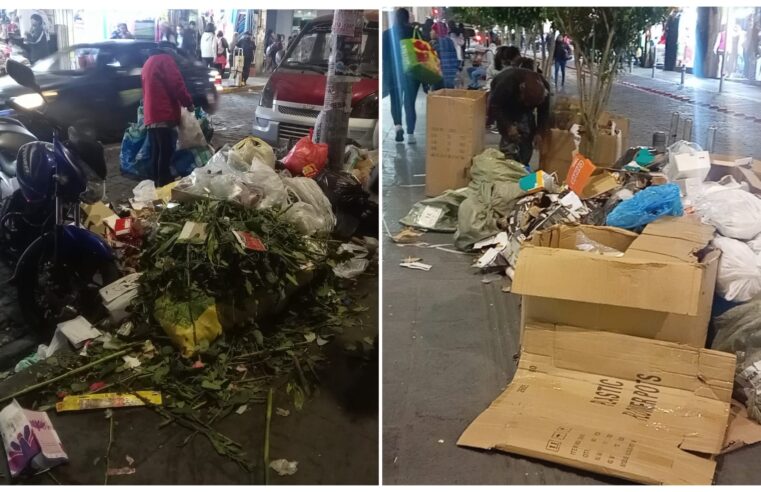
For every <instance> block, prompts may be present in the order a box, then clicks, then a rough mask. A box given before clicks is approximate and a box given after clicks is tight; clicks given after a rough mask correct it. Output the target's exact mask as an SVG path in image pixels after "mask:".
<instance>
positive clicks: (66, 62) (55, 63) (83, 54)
mask: <svg viewBox="0 0 761 492" xmlns="http://www.w3.org/2000/svg"><path fill="white" fill-rule="evenodd" d="M100 51H101V50H100V49H99V48H92V47H85V48H83V47H80V48H72V49H69V50H65V51H61V52H58V53H55V54H53V55H51V56H48V57H46V58H43V59H42V60H40V61H38V62H37V63H35V64H34V67H33V70H34V71H35V72H53V73H56V72H75V73H82V72H85V71H86V70H91V69H93V68H95V67H96V66H97V63H98V61H99V57H100V56H101V53H100Z"/></svg>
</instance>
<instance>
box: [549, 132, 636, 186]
mask: <svg viewBox="0 0 761 492" xmlns="http://www.w3.org/2000/svg"><path fill="white" fill-rule="evenodd" d="M623 139H624V133H623V131H622V130H621V129H617V130H616V132H615V134H610V133H609V132H605V131H604V130H603V131H601V133H600V134H599V135H598V136H597V141H596V142H595V148H594V151H593V152H592V155H590V156H589V158H590V159H591V160H592V162H593V163H594V164H595V165H597V166H599V167H611V166H613V164H615V163H616V161H618V159H619V157H621V155H622V154H623V149H624V146H623ZM575 151H576V146H575V145H574V142H573V135H572V134H571V132H570V131H568V130H560V129H558V128H552V129H551V130H550V133H549V135H547V136H546V137H545V138H544V140H542V146H541V148H540V149H539V168H540V169H541V170H543V171H546V172H548V173H557V175H558V176H565V175H566V174H568V168H569V167H570V166H571V161H572V160H573V154H574V152H575Z"/></svg>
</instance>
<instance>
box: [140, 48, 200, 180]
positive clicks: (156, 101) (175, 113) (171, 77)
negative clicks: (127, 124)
mask: <svg viewBox="0 0 761 492" xmlns="http://www.w3.org/2000/svg"><path fill="white" fill-rule="evenodd" d="M159 47H160V48H159V49H155V50H153V51H152V52H151V56H150V57H149V58H148V61H146V62H145V65H143V70H142V73H141V78H142V83H143V117H144V124H145V127H146V128H147V129H148V138H149V139H150V143H151V161H152V163H153V174H154V176H153V180H154V182H155V183H156V186H164V185H165V184H167V183H170V182H171V181H172V174H171V171H170V169H169V165H170V163H171V161H172V155H173V154H174V146H173V145H172V132H173V131H174V128H175V127H176V126H177V125H179V123H180V109H181V108H183V107H184V108H187V109H188V110H189V111H195V107H194V106H193V99H192V97H191V96H190V93H189V92H188V89H187V87H186V86H185V80H184V79H183V78H182V74H181V73H180V69H179V67H178V66H177V62H175V60H174V55H173V53H172V50H171V49H169V48H168V46H167V44H166V43H161V44H160V45H159Z"/></svg>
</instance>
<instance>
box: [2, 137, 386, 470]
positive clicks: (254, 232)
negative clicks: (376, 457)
mask: <svg viewBox="0 0 761 492" xmlns="http://www.w3.org/2000/svg"><path fill="white" fill-rule="evenodd" d="M302 147H303V146H302ZM302 157H303V156H302ZM294 159H296V161H298V159H299V158H298V157H293V156H291V159H290V160H288V159H286V160H287V161H288V162H289V163H290V165H291V167H292V169H291V170H290V171H289V169H288V166H286V165H285V164H284V162H282V161H278V160H277V158H276V155H275V153H274V151H273V149H272V148H271V147H270V146H269V145H267V144H266V143H265V142H263V141H261V140H259V139H256V138H253V137H248V138H246V139H244V140H242V141H240V142H238V143H237V144H235V145H233V146H228V145H226V146H224V147H223V148H221V149H220V150H218V151H217V152H216V153H214V154H213V155H212V156H211V157H210V158H209V159H208V160H207V161H205V162H203V163H202V165H200V166H193V168H192V169H191V170H190V171H189V172H188V174H187V176H185V177H184V178H182V179H180V180H179V181H176V182H174V183H172V184H170V185H167V186H164V187H161V188H156V187H155V186H154V184H153V182H152V181H149V180H148V181H143V182H141V183H139V184H138V185H137V186H136V187H135V188H134V190H133V197H132V198H131V199H130V200H129V203H125V204H122V205H115V206H110V205H108V204H105V203H102V202H97V203H94V204H88V205H83V206H82V212H83V214H82V216H83V224H84V226H85V227H87V228H89V229H90V230H92V231H93V232H96V233H98V234H100V235H101V236H103V237H104V238H105V239H106V241H107V242H108V243H109V244H110V245H111V246H112V248H113V250H114V251H115V254H116V257H117V260H118V263H119V265H120V269H121V271H122V273H123V274H126V276H125V277H123V278H121V279H119V280H118V281H117V282H114V283H113V284H110V285H108V286H106V287H104V288H103V289H101V291H100V295H101V297H102V301H103V308H104V309H103V318H102V319H99V320H88V319H85V318H84V317H82V316H79V317H77V318H75V319H73V320H69V321H67V322H65V323H61V324H59V325H58V327H57V329H56V331H55V333H54V334H53V337H52V339H51V341H50V343H49V344H47V345H40V346H39V347H38V349H37V350H36V351H35V352H34V353H33V354H30V356H29V357H27V358H26V359H24V360H23V361H21V362H20V363H19V364H18V365H17V367H16V372H18V371H21V370H24V369H27V368H30V367H31V368H33V370H34V371H35V374H36V375H37V379H38V383H37V384H34V385H32V386H29V387H27V388H23V389H21V390H19V391H17V392H16V393H14V394H10V395H4V396H2V397H0V408H3V409H2V411H1V412H0V434H2V436H3V441H4V444H5V447H6V455H7V456H8V458H9V463H10V464H11V473H12V476H13V477H16V476H19V475H22V474H26V473H29V472H34V471H37V470H39V469H40V467H43V468H47V467H51V466H54V465H57V464H60V463H64V462H66V461H67V460H68V457H67V456H66V454H65V453H64V452H63V448H62V446H61V443H60V440H59V439H58V437H57V435H56V434H55V430H54V429H53V427H52V424H51V423H50V421H49V419H47V414H46V413H45V412H46V411H48V410H51V409H55V410H56V411H57V412H59V413H60V412H69V411H79V410H86V409H92V408H103V409H112V408H121V407H129V406H146V407H149V408H150V409H152V410H153V411H156V412H158V413H159V414H160V415H162V416H163V417H165V418H166V419H167V420H168V421H173V422H176V423H177V424H179V425H181V426H183V427H186V428H187V429H190V430H191V431H193V433H194V434H193V435H195V434H198V435H201V436H204V437H205V438H207V439H208V440H209V441H210V442H211V443H212V444H213V446H214V448H215V449H216V450H217V452H219V453H220V454H222V455H224V456H226V457H228V458H230V459H232V460H233V461H235V462H237V463H238V464H240V465H241V466H243V467H244V468H247V469H250V468H251V467H252V466H253V464H252V461H251V459H250V458H248V457H247V456H246V455H245V452H244V451H243V448H242V446H241V445H240V444H238V443H237V442H235V441H234V440H233V439H230V438H229V437H227V436H224V435H222V434H220V433H219V432H217V431H216V430H215V429H214V428H213V424H214V423H215V422H216V421H217V420H219V419H221V418H222V417H224V416H226V415H229V414H231V413H233V412H236V413H239V414H240V413H243V412H245V411H246V409H247V406H248V405H251V404H259V403H265V402H268V404H269V405H271V401H272V400H271V388H272V387H275V386H281V385H282V386H284V387H286V389H287V392H288V394H290V395H291V397H292V399H293V406H294V407H295V408H297V409H298V408H301V406H302V405H303V403H304V401H305V399H306V398H307V397H308V396H309V395H310V394H311V393H312V391H313V387H314V386H315V385H316V383H317V372H316V371H317V368H318V367H319V365H320V363H321V361H322V359H323V357H322V355H321V348H322V346H324V345H325V344H326V343H328V342H329V341H330V340H331V339H332V338H333V337H334V336H335V335H336V333H340V332H341V331H342V330H343V329H344V328H346V327H349V326H352V325H354V324H355V323H358V321H357V320H356V315H357V314H359V313H361V312H363V311H365V310H366V308H364V307H362V306H359V305H357V303H356V300H355V299H354V298H353V297H352V293H351V291H350V290H349V289H347V286H348V284H347V283H346V279H354V278H357V277H358V276H360V275H362V274H363V273H364V272H365V271H366V270H368V269H369V268H371V265H372V264H373V263H374V262H375V258H376V255H377V251H378V247H377V246H378V245H377V240H376V239H374V238H373V237H369V236H375V237H377V224H378V221H377V213H378V212H377V203H376V202H375V201H374V200H373V198H372V197H371V196H370V193H368V191H366V188H368V187H369V175H370V172H371V171H372V169H373V168H374V167H375V165H376V164H375V163H376V161H377V153H373V152H368V151H366V150H365V149H360V148H357V147H355V146H347V151H346V162H345V170H342V171H334V170H328V169H325V164H326V162H324V161H313V162H311V164H312V168H311V169H314V170H315V173H313V174H311V177H307V176H305V175H304V173H303V171H304V170H305V169H309V167H308V166H307V165H306V164H305V165H304V166H302V168H301V169H300V170H299V171H297V170H296V168H294V167H293V165H294V162H295V161H294ZM302 162H304V161H303V160H302ZM373 214H375V215H374V218H373ZM373 221H374V222H373ZM363 235H364V236H368V237H362V236H363ZM91 321H92V323H91ZM364 344H367V345H368V347H362V348H359V349H357V350H358V351H359V353H371V352H372V347H373V346H374V345H375V341H373V340H369V341H368V340H365V341H363V342H362V345H364ZM106 389H107V391H105V390H106ZM268 392H269V394H270V396H269V399H268ZM271 411H272V409H271V408H270V409H268V412H271ZM40 415H42V417H41V416H40ZM110 418H113V417H110ZM29 422H39V427H34V426H32V428H29V425H28V423H29ZM27 428H29V429H30V431H29V432H27V431H26V430H25V429H27ZM27 434H28V435H27ZM33 434H34V435H33ZM17 435H20V436H21V438H18V436H17ZM35 436H36V437H35ZM191 437H192V436H191ZM35 438H36V439H38V440H40V441H42V440H44V441H45V443H46V446H48V447H47V448H43V449H42V450H40V449H37V448H35V449H28V450H26V451H24V446H25V444H24V443H26V442H29V441H30V440H34V439H35ZM19 439H23V440H24V442H19ZM18 450H22V451H23V452H22V453H21V454H19V453H17V451H18ZM109 473H111V471H110V470H108V469H107V470H106V476H108V474H109ZM106 480H107V479H106Z"/></svg>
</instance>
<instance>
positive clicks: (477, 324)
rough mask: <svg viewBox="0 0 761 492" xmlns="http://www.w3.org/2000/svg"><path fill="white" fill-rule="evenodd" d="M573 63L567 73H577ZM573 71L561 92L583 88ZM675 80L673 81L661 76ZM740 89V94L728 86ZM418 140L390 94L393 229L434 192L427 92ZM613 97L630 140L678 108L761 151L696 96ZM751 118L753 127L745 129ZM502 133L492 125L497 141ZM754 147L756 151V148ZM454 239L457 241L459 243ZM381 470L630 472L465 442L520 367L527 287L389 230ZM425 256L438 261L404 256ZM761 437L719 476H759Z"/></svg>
mask: <svg viewBox="0 0 761 492" xmlns="http://www.w3.org/2000/svg"><path fill="white" fill-rule="evenodd" d="M567 75H568V74H567ZM575 82H576V76H575V71H573V70H572V71H570V76H569V77H568V78H567V80H566V87H565V88H564V89H562V90H561V91H560V92H559V93H562V94H568V95H575V94H576V83H575ZM663 83H668V82H663ZM730 97H731V96H730ZM416 102H417V104H416V108H417V127H416V131H415V134H416V137H417V144H414V145H410V144H396V143H395V142H394V126H393V121H392V120H391V117H390V104H389V99H388V98H384V99H383V100H382V106H381V108H382V112H383V136H384V138H383V149H384V151H383V212H384V216H383V221H384V231H386V232H388V233H391V234H395V233H396V232H398V231H399V230H400V229H401V228H402V226H401V225H400V224H399V223H398V220H399V219H400V218H401V217H403V216H404V215H406V214H407V212H409V210H410V208H411V207H412V205H413V204H414V203H416V202H417V201H419V200H421V199H423V198H424V183H425V145H426V140H425V135H426V128H425V126H426V99H425V96H424V95H423V94H422V92H421V93H420V94H419V95H418V98H417V101H416ZM610 109H611V111H613V112H616V113H619V114H625V115H626V116H627V117H629V118H630V120H631V123H632V132H631V135H630V139H629V141H630V144H633V145H636V144H647V143H649V142H650V138H651V135H652V132H653V131H655V130H664V128H663V127H664V126H665V130H666V131H667V130H668V125H669V120H668V117H667V115H669V114H670V112H671V111H680V112H683V113H687V114H688V115H689V117H691V118H694V121H695V128H696V130H695V134H696V135H699V136H700V139H699V140H698V141H699V142H700V143H701V144H702V143H703V140H702V138H703V137H702V136H703V134H704V132H705V131H706V129H707V126H708V125H709V124H718V125H723V126H721V128H722V132H721V133H719V134H717V140H716V145H717V149H718V151H723V152H729V151H733V152H735V153H756V155H758V156H761V145H760V144H759V143H756V142H755V140H758V139H754V138H752V137H750V138H747V137H745V136H744V135H743V131H745V133H748V131H749V130H750V129H751V128H755V127H754V126H753V125H751V127H750V128H748V129H745V128H746V127H747V124H745V123H744V122H742V120H740V119H738V118H735V117H732V116H729V115H727V114H722V113H721V112H716V111H712V110H710V109H708V108H703V107H700V106H697V105H694V104H686V103H684V102H681V101H676V100H672V99H668V98H665V97H661V96H655V95H653V94H650V93H646V92H644V91H641V90H637V89H635V88H634V87H630V86H626V85H622V84H617V85H616V87H614V90H613V93H612V95H611V101H610ZM744 129H745V130H744ZM497 139H498V137H496V136H494V135H488V134H487V136H486V143H487V145H494V142H495V141H496V140H497ZM746 155H747V154H746ZM419 240H420V241H421V242H425V243H428V244H451V243H452V235H451V234H435V233H427V234H425V235H423V236H422V237H420V238H419ZM451 248H452V249H454V248H453V247H451ZM383 256H384V258H383V269H384V270H383V280H384V282H383V286H384V288H383V328H384V329H383V347H384V350H383V359H384V365H383V367H384V375H383V406H384V408H383V415H384V418H383V443H384V445H383V480H384V483H385V484H387V485H395V484H407V485H410V484H427V485H431V484H450V485H452V484H470V485H475V484H491V485H516V484H525V485H548V484H549V485H552V484H563V485H597V484H622V483H624V482H623V481H619V480H616V479H613V478H611V477H607V476H601V475H596V474H593V473H589V472H584V471H581V470H576V469H571V468H568V467H564V466H559V465H553V464H551V463H548V462H545V461H540V460H535V459H532V458H525V457H521V456H518V455H515V454H502V453H487V452H478V451H472V450H468V449H463V448H459V447H457V445H456V441H457V439H458V438H459V436H460V434H461V433H462V431H463V430H464V429H465V428H466V427H467V425H468V424H469V423H470V422H471V421H472V420H473V419H474V418H475V417H476V416H477V415H478V414H479V413H480V412H481V411H483V410H484V409H485V408H487V407H488V405H489V404H490V403H491V402H492V401H493V399H494V397H495V396H497V395H499V394H500V393H501V391H503V390H504V388H505V386H506V384H507V383H508V382H509V381H510V380H511V379H512V377H513V375H514V373H515V367H516V359H515V357H516V355H517V354H518V353H519V350H520V302H521V301H520V297H519V296H516V295H513V294H506V293H503V292H502V290H501V284H500V282H499V281H493V282H490V283H487V282H485V281H484V277H483V276H482V275H478V274H475V269H474V268H472V266H471V265H472V261H473V258H474V257H473V256H472V255H466V254H455V253H451V252H447V251H441V250H437V249H428V248H418V247H411V246H407V247H400V246H399V245H397V244H395V243H394V242H393V241H391V240H390V238H389V237H388V236H387V235H384V239H383ZM407 257H420V258H422V261H423V262H424V263H427V264H430V265H432V268H431V270H430V271H427V272H423V271H415V270H408V269H404V268H400V267H399V263H400V262H401V261H402V260H403V259H405V258H407ZM760 454H761V446H758V445H756V446H750V447H746V448H744V449H741V450H738V451H736V452H733V453H730V454H728V455H724V456H720V457H719V458H718V467H717V472H716V476H715V482H716V483H717V484H722V485H729V484H738V485H739V484H751V483H759V480H761V473H760V472H759V468H758V466H756V463H757V462H758V459H759V455H760Z"/></svg>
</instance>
